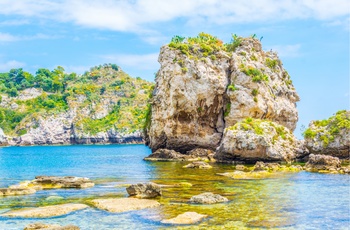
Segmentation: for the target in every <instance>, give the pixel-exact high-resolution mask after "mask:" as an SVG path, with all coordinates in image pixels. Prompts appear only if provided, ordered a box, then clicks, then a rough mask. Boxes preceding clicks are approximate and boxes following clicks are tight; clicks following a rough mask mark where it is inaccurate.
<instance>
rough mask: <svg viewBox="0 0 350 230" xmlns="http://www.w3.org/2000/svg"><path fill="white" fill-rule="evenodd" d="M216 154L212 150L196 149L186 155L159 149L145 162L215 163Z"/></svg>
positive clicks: (146, 158)
mask: <svg viewBox="0 0 350 230" xmlns="http://www.w3.org/2000/svg"><path fill="white" fill-rule="evenodd" d="M213 156H214V152H213V151H212V150H210V149H203V148H196V149H193V150H191V151H188V152H187V153H186V154H182V153H179V152H176V151H175V150H169V149H158V150H157V151H155V152H154V153H152V154H151V155H149V156H148V157H145V158H144V160H147V161H199V160H201V161H214V158H213Z"/></svg>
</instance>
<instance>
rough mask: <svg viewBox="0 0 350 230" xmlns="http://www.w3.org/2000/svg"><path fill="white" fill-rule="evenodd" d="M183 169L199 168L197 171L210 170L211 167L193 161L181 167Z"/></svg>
mask: <svg viewBox="0 0 350 230" xmlns="http://www.w3.org/2000/svg"><path fill="white" fill-rule="evenodd" d="M183 168H199V169H210V168H212V166H211V165H210V164H208V163H206V162H203V161H194V162H192V163H190V164H188V165H185V166H183Z"/></svg>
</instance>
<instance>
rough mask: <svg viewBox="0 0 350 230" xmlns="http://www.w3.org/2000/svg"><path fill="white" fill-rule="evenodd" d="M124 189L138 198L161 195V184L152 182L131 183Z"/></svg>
mask: <svg viewBox="0 0 350 230" xmlns="http://www.w3.org/2000/svg"><path fill="white" fill-rule="evenodd" d="M126 191H127V192H128V194H129V195H130V196H135V197H138V198H154V197H157V196H161V195H162V190H161V186H160V185H158V184H156V183H153V182H149V183H138V184H133V185H130V186H129V187H127V188H126Z"/></svg>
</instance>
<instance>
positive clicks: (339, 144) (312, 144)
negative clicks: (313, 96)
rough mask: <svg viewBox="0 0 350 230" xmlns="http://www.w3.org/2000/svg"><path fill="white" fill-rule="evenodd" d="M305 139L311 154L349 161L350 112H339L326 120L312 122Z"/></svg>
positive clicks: (305, 133)
mask: <svg viewBox="0 0 350 230" xmlns="http://www.w3.org/2000/svg"><path fill="white" fill-rule="evenodd" d="M304 137H305V145H306V147H307V148H308V150H309V151H310V153H313V154H326V155H330V156H334V157H339V158H340V159H349V157H350V111H345V110H342V111H338V112H337V113H336V114H335V115H334V116H331V117H330V118H328V119H326V120H318V121H311V123H310V124H309V127H308V129H307V130H306V131H305V132H304Z"/></svg>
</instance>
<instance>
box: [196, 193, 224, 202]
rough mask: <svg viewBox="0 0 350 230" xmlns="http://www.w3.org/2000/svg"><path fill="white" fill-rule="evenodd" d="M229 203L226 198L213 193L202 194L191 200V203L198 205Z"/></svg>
mask: <svg viewBox="0 0 350 230" xmlns="http://www.w3.org/2000/svg"><path fill="white" fill-rule="evenodd" d="M227 201H228V199H227V198H226V197H223V196H221V195H219V194H214V193H211V192H205V193H201V194H199V195H196V196H192V197H191V199H190V203H196V204H215V203H222V202H227Z"/></svg>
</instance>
